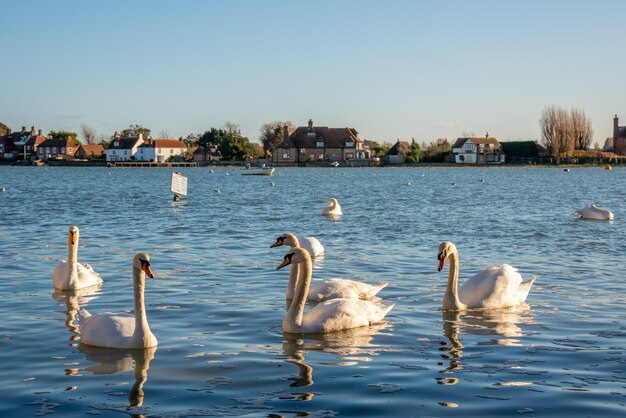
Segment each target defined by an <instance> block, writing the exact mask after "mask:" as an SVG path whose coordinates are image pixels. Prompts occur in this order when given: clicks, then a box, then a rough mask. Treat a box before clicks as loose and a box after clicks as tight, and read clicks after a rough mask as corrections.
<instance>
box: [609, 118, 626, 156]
mask: <svg viewBox="0 0 626 418" xmlns="http://www.w3.org/2000/svg"><path fill="white" fill-rule="evenodd" d="M607 151H608V150H607ZM613 152H614V153H615V154H618V155H626V126H619V118H618V117H617V115H615V117H614V118H613Z"/></svg>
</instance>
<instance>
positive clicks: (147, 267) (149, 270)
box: [141, 263, 154, 279]
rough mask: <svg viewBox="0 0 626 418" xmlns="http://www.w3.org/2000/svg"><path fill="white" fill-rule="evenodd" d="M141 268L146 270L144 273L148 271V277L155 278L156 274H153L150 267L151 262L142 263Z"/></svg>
mask: <svg viewBox="0 0 626 418" xmlns="http://www.w3.org/2000/svg"><path fill="white" fill-rule="evenodd" d="M141 269H142V270H143V271H144V273H146V275H147V276H148V277H150V278H151V279H154V274H152V269H151V268H150V264H148V263H142V264H141Z"/></svg>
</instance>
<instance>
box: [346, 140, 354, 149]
mask: <svg viewBox="0 0 626 418" xmlns="http://www.w3.org/2000/svg"><path fill="white" fill-rule="evenodd" d="M353 147H354V142H352V141H347V142H346V148H353Z"/></svg>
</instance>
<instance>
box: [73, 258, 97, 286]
mask: <svg viewBox="0 0 626 418" xmlns="http://www.w3.org/2000/svg"><path fill="white" fill-rule="evenodd" d="M76 270H77V271H78V281H79V283H80V288H83V287H89V286H95V285H97V284H100V283H102V277H100V275H99V274H98V273H96V272H95V271H94V269H93V267H91V266H90V265H89V264H87V263H83V264H80V263H78V264H77V265H76Z"/></svg>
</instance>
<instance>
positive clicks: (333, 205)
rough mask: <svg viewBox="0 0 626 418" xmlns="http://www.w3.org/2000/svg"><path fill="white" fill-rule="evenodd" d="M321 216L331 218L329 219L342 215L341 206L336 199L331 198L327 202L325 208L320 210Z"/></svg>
mask: <svg viewBox="0 0 626 418" xmlns="http://www.w3.org/2000/svg"><path fill="white" fill-rule="evenodd" d="M322 215H326V216H331V217H333V216H341V215H343V212H341V205H339V202H337V199H335V198H334V197H332V198H331V199H330V200H329V201H328V203H327V204H326V207H325V208H324V209H323V210H322Z"/></svg>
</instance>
